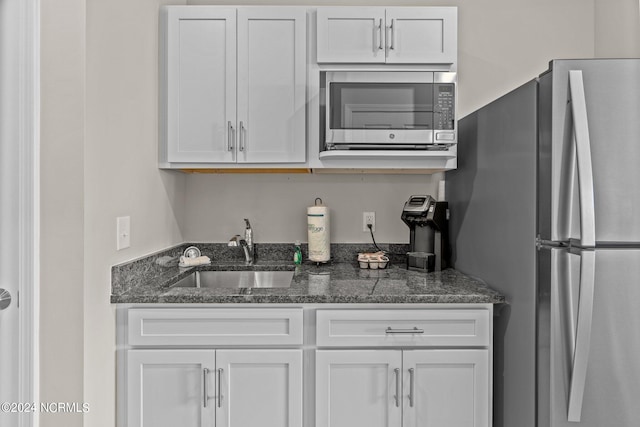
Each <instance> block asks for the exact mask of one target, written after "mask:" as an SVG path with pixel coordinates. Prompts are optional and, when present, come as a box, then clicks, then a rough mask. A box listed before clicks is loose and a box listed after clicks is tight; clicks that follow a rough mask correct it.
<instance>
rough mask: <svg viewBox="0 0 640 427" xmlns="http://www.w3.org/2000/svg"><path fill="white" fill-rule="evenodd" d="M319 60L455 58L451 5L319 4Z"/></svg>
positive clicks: (454, 16) (455, 21)
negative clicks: (330, 5)
mask: <svg viewBox="0 0 640 427" xmlns="http://www.w3.org/2000/svg"><path fill="white" fill-rule="evenodd" d="M317 24H318V28H317V37H318V44H317V46H318V57H317V61H318V62H319V63H323V62H334V63H388V64H445V65H446V64H448V65H452V66H453V65H455V64H456V62H457V56H458V53H457V27H458V11H457V9H456V8H455V7H391V8H386V9H385V8H382V7H369V8H367V7H320V8H318V12H317Z"/></svg>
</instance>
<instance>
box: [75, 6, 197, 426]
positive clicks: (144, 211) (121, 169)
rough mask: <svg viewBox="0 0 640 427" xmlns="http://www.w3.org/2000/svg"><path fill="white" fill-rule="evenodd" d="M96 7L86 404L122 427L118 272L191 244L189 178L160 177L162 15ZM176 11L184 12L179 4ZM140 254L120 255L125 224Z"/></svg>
mask: <svg viewBox="0 0 640 427" xmlns="http://www.w3.org/2000/svg"><path fill="white" fill-rule="evenodd" d="M164 3H168V2H167V1H162V0H135V1H130V0H87V1H86V4H87V58H86V59H87V62H86V63H87V96H86V139H85V147H84V149H85V156H84V174H85V188H84V197H85V203H84V205H85V232H84V233H85V234H84V238H85V242H86V244H85V264H84V265H85V276H84V280H85V290H84V331H85V334H84V390H85V393H84V399H85V401H87V402H89V403H90V404H91V411H90V412H89V413H87V414H86V415H85V425H87V426H105V427H106V426H110V427H111V426H115V403H114V396H115V353H114V350H115V347H114V343H115V317H114V308H115V307H114V306H112V305H111V304H109V294H110V280H111V277H110V267H111V265H113V264H117V263H120V262H122V261H125V260H128V259H132V258H136V257H138V256H140V255H143V254H147V253H150V252H154V251H156V250H158V249H161V248H165V247H168V246H172V245H174V244H177V243H181V242H183V241H184V237H183V236H182V231H181V229H180V226H181V224H182V223H184V219H183V217H184V208H185V203H184V194H185V188H184V185H185V177H184V175H182V174H177V173H171V172H164V171H161V170H159V169H158V168H157V154H156V153H157V142H156V141H157V135H158V119H157V115H158V114H157V111H158V109H157V98H158V89H157V88H158V77H157V76H158V29H157V28H158V8H159V5H161V4H164ZM170 3H173V4H175V3H176V2H175V1H174V2H170ZM118 216H130V217H131V247H130V248H128V249H124V250H122V251H116V230H115V224H116V217H118Z"/></svg>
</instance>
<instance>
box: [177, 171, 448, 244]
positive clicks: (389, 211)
mask: <svg viewBox="0 0 640 427" xmlns="http://www.w3.org/2000/svg"><path fill="white" fill-rule="evenodd" d="M441 179H442V174H434V175H386V174H375V175H369V174H338V175H317V174H311V175H299V174H295V175H293V174H260V175H239V174H229V175H225V174H220V175H204V174H203V175H199V174H194V175H190V176H188V177H187V185H186V200H185V204H186V206H187V212H186V215H185V217H186V221H185V223H184V224H183V226H182V227H181V229H182V233H183V236H184V239H185V240H186V241H192V242H211V241H213V242H224V241H227V240H229V238H231V237H232V236H233V235H235V234H242V233H243V230H244V221H243V218H249V219H250V220H251V225H252V227H253V230H254V236H255V237H254V239H255V241H256V242H258V243H260V242H262V243H276V242H294V241H296V240H300V241H301V242H306V241H307V218H306V215H307V207H308V206H312V205H313V203H314V200H315V198H316V197H320V198H321V199H322V200H323V202H324V204H325V205H327V206H329V208H330V229H331V242H333V243H370V242H371V235H370V234H369V233H368V232H363V231H362V212H363V211H367V212H375V214H376V232H375V234H374V236H375V238H376V241H380V242H389V243H407V242H408V241H409V229H408V228H407V226H406V225H405V224H404V223H403V222H402V221H401V220H400V214H401V213H402V207H403V206H404V202H406V201H407V199H408V198H409V196H411V195H412V194H430V195H433V196H434V197H436V196H437V189H438V182H439V181H440V180H441Z"/></svg>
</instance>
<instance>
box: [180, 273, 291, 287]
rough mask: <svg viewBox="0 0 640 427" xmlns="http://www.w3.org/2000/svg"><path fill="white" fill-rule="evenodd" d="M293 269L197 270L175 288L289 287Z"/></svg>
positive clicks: (181, 280)
mask: <svg viewBox="0 0 640 427" xmlns="http://www.w3.org/2000/svg"><path fill="white" fill-rule="evenodd" d="M293 273H294V272H293V271H196V272H194V273H192V274H190V275H188V276H187V277H185V278H183V279H180V280H179V281H178V282H176V283H175V284H174V285H172V286H171V287H172V288H173V287H175V288H240V289H242V288H288V287H290V286H291V280H292V279H293Z"/></svg>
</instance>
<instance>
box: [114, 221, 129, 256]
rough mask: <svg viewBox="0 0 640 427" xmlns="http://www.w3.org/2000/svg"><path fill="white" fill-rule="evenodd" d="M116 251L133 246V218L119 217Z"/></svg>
mask: <svg viewBox="0 0 640 427" xmlns="http://www.w3.org/2000/svg"><path fill="white" fill-rule="evenodd" d="M116 233H117V236H116V250H121V249H125V248H128V247H129V246H131V217H129V216H119V217H118V218H116Z"/></svg>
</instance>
